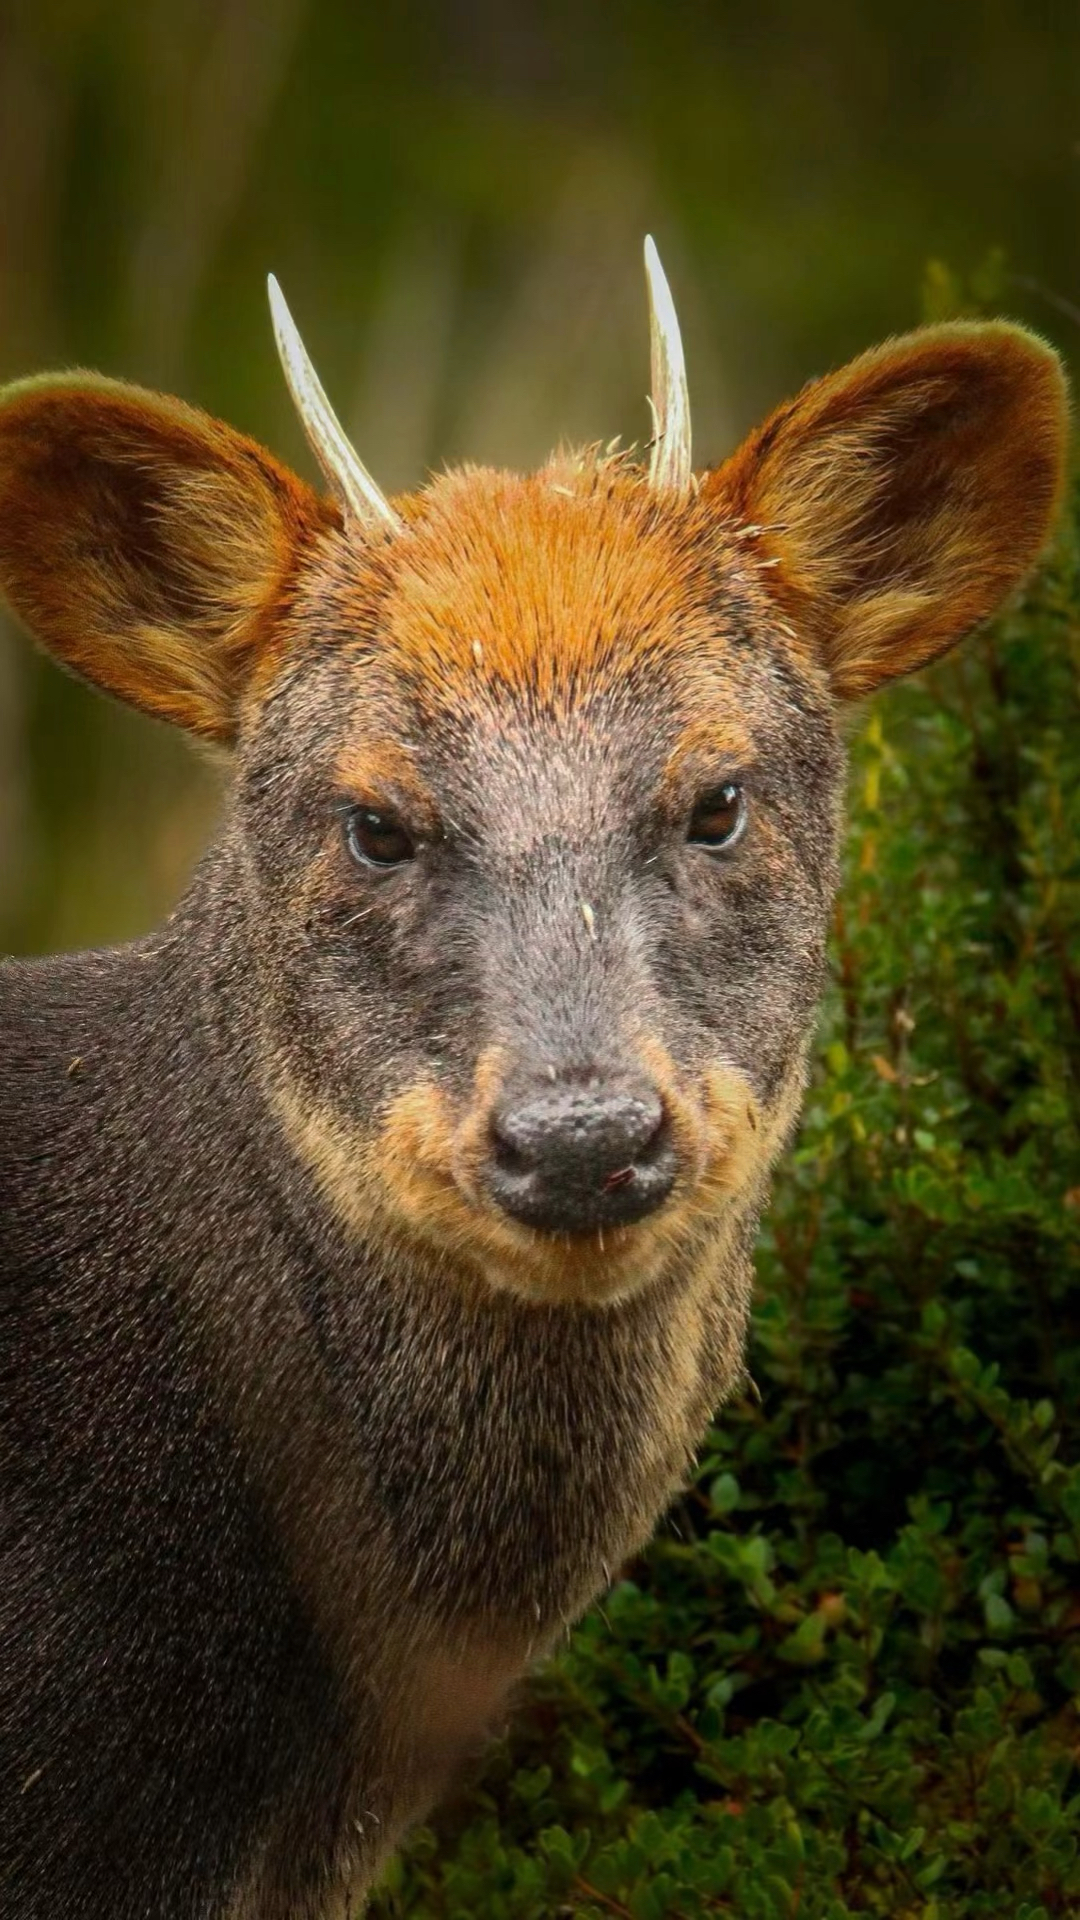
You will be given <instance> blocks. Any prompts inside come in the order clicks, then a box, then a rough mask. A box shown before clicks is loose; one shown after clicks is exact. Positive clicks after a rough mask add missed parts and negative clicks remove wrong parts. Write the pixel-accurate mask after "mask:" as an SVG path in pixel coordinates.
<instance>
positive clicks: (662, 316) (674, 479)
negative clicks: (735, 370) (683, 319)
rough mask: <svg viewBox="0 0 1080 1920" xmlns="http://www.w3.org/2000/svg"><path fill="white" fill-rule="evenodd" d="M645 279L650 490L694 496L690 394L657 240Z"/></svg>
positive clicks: (648, 246)
mask: <svg viewBox="0 0 1080 1920" xmlns="http://www.w3.org/2000/svg"><path fill="white" fill-rule="evenodd" d="M645 275H646V279H647V280H648V283H649V334H650V339H651V345H652V399H651V402H650V404H651V406H652V411H653V427H654V434H653V450H652V457H651V459H650V461H649V485H650V486H651V487H670V488H672V489H673V490H674V491H675V492H677V493H689V491H690V486H691V481H692V476H693V468H692V465H691V459H690V395H689V392H688V390H687V385H686V361H685V359H684V358H683V346H682V335H681V334H680V332H679V321H678V317H677V315H676V312H675V302H674V301H673V299H672V297H671V288H670V287H669V286H668V283H667V275H666V273H665V272H664V269H663V267H662V266H661V265H660V255H659V254H658V253H657V251H656V247H655V245H654V243H653V239H652V235H651V234H647V235H646V236H645Z"/></svg>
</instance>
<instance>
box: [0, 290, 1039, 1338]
mask: <svg viewBox="0 0 1080 1920" xmlns="http://www.w3.org/2000/svg"><path fill="white" fill-rule="evenodd" d="M654 265H655V263H654ZM661 291H662V293H663V296H664V297H663V298H662V299H661V300H660V301H659V306H658V309H657V338H658V339H659V340H660V341H661V345H663V341H664V340H665V339H666V342H667V346H666V348H665V349H664V351H662V352H660V353H659V354H658V357H657V361H656V365H657V367H658V369H659V374H660V379H659V384H658V392H659V394H660V398H661V409H660V411H661V424H662V426H663V425H664V423H665V421H666V427H665V430H664V432H663V433H662V435H661V439H660V443H659V448H658V450H657V451H655V452H654V454H653V457H652V461H651V464H650V468H649V471H648V473H647V474H646V473H645V472H644V471H643V470H642V469H640V468H638V467H636V466H634V465H632V464H630V463H625V462H604V461H590V460H584V461H583V462H581V463H574V462H572V461H563V462H561V463H560V462H555V463H553V464H552V465H551V466H550V467H549V468H547V469H545V470H544V471H543V472H542V473H540V474H538V475H536V476H534V477H533V478H531V479H526V480H516V479H513V478H512V477H510V476H508V475H502V474H494V473H489V472H483V471H472V472H468V471H466V472H464V473H460V474H457V475H451V476H449V477H448V478H446V479H444V480H441V481H438V482H436V483H435V484H434V485H433V486H432V487H430V488H429V489H427V490H426V491H425V492H424V493H422V494H419V495H417V496H415V497H413V498H411V499H409V500H406V501H404V502H401V503H399V507H398V508H397V509H395V508H393V507H391V506H390V504H389V503H388V502H386V501H385V500H383V499H382V496H381V495H379V493H378V490H377V489H376V488H375V487H374V484H373V483H372V482H371V480H370V477H369V476H368V475H367V474H366V472H365V471H364V469H363V468H362V467H361V466H360V464H359V462H358V461H357V459H356V457H355V455H353V454H352V453H351V450H349V449H348V447H347V443H346V442H345V441H344V437H343V436H342V434H341V431H340V428H339V426H338V425H337V423H336V421H334V420H333V417H332V416H331V415H330V414H329V411H328V408H327V406H326V402H325V396H323V395H322V392H321V389H320V388H319V387H318V383H317V382H316V381H315V380H314V376H313V374H312V372H311V369H310V366H309V365H308V363H307V362H306V360H305V359H304V357H303V350H302V348H300V347H299V343H298V341H297V340H296V339H295V337H293V336H290V335H289V334H288V330H287V327H286V322H287V315H284V310H283V308H282V307H281V305H280V301H279V300H278V322H279V332H281V335H282V340H283V354H284V359H285V364H286V368H287V371H288V372H289V377H290V382H291V384H292V386H293V391H294V394H295V395H296V397H297V399H298V403H299V404H300V407H301V411H302V413H303V415H304V417H305V420H306V421H307V424H308V429H309V434H310V437H311V438H312V440H313V444H314V445H315V446H316V449H317V451H318V453H319V457H320V459H321V460H322V462H323V464H324V466H325V467H326V469H327V471H328V473H329V474H330V475H331V478H332V480H333V482H334V485H335V489H336V491H337V493H338V495H339V499H340V500H341V501H342V502H344V506H345V511H344V512H342V511H341V509H340V507H336V506H333V505H331V503H330V502H329V501H326V500H322V499H320V498H319V497H318V496H317V495H315V494H314V493H313V492H312V491H311V489H310V488H308V487H307V486H305V485H304V484H303V483H302V482H300V481H298V480H297V479H295V477H294V476H292V475H291V474H289V473H288V472H287V471H286V470H285V469H284V468H282V467H280V466H279V465H278V463H277V462H276V461H274V460H273V459H272V457H271V456H270V455H269V454H267V453H265V452H264V451H263V450H262V449H261V448H259V447H257V446H256V445H254V444H253V443H252V442H250V441H247V440H244V439H243V438H242V437H241V436H239V435H237V434H235V433H233V432H231V430H230V429H228V428H227V427H223V426H222V425H220V423H217V422H214V421H210V420H208V419H207V418H206V417H205V416H204V415H201V414H198V413H195V412H193V411H192V410H191V409H190V408H186V407H184V406H182V405H181V404H180V403H178V402H175V401H167V400H163V399H161V398H160V397H157V396H154V395H150V394H144V393H140V392H138V391H137V390H135V389H132V388H127V387H123V386H120V385H118V384H116V383H111V382H106V381H95V380H87V379H85V378H84V377H82V376H76V377H71V378H68V379H64V378H60V379H54V380H47V381H41V382H31V383H28V384H26V385H24V386H22V387H18V388H14V389H9V391H8V393H7V395H6V396H5V397H4V398H3V401H2V403H0V582H2V584H3V586H4V589H5V591H6V593H7V594H8V597H9V598H10V600H11V601H12V603H13V604H14V606H15V607H16V609H17V610H18V611H19V612H20V613H21V614H22V616H23V617H24V618H25V620H26V621H27V624H28V625H29V626H31V628H32V629H33V630H34V631H35V632H36V633H37V634H38V635H39V636H40V637H41V639H42V640H43V641H44V642H45V643H46V644H47V645H48V646H50V647H51V648H52V649H53V650H54V651H55V652H56V653H57V654H59V655H60V657H61V658H62V659H64V660H65V661H66V662H67V663H68V664H69V665H71V666H73V667H75V668H76V669H77V670H79V671H81V672H83V673H85V674H86V675H87V676H88V677H89V678H90V679H92V680H94V681H96V682H97V683H98V684H99V685H101V686H103V687H105V688H107V689H108V690H110V691H112V692H114V693H118V694H120V695H121V696H122V697H124V698H126V699H129V700H132V701H134V702H135V703H136V704H138V705H140V706H142V707H144V708H145V709H147V710H148V711H149V712H152V713H156V714H158V715H161V716H164V717H166V718H169V719H172V720H175V721H177V722H179V723H180V724H182V725H184V726H187V727H189V728H190V729H192V730H193V731H194V732H196V733H200V734H202V735H204V736H209V737H211V738H213V739H216V740H218V741H221V742H226V743H230V744H236V745H237V746H238V758H237V780H236V799H235V809H234V815H233V829H232V833H231V842H232V845H233V846H234V847H236V848H237V849H238V850H239V858H240V869H241V870H240V879H239V883H238V884H239V885H240V887H241V896H242V903H243V907H244V912H245V914H246V926H247V947H248V952H249V966H248V968H247V972H248V974H249V976H250V982H251V987H252V990H251V992H250V993H249V994H248V995H247V997H246V1012H245V1014H244V1015H243V1018H244V1019H245V1020H246V1022H247V1023H248V1026H249V1028H250V1033H249V1035H248V1038H249V1039H250V1040H251V1041H252V1042H253V1044H254V1050H255V1056H256V1058H257V1059H258V1061H259V1063H260V1066H259V1073H260V1078H261V1081H262V1085H263V1090H264V1093H265V1096H266V1100H267V1103H268V1118H267V1124H268V1125H273V1126H276V1127H280V1128H283V1129H284V1132H285V1135H286V1137H287V1139H288V1141H289V1143H290V1147H291V1150H292V1152H293V1153H294V1155H295V1156H296V1157H297V1158H298V1160H299V1161H300V1162H301V1163H302V1164H303V1165H304V1167H305V1168H306V1169H307V1172H308V1174H309V1175H310V1176H311V1177H312V1178H313V1179H314V1180H315V1181H316V1183H317V1185H318V1187H319V1189H320V1190H321V1193H322V1195H323V1196H324V1199H325V1201H326V1203H327V1204H328V1205H329V1206H330V1207H331V1208H332V1209H333V1211H334V1213H335V1215H336V1216H337V1218H338V1220H339V1222H341V1223H343V1224H344V1227H345V1229H346V1231H348V1232H352V1233H354V1234H356V1235H357V1236H358V1237H366V1238H368V1239H371V1238H373V1237H374V1238H376V1239H380V1240H381V1241H382V1242H383V1243H384V1244H385V1243H387V1242H389V1243H391V1244H395V1243H399V1242H404V1243H406V1244H408V1245H409V1246H412V1247H414V1248H415V1247H416V1246H418V1245H422V1246H423V1247H424V1248H426V1250H427V1251H428V1253H429V1254H431V1255H432V1256H434V1257H435V1258H437V1259H443V1260H444V1261H445V1262H446V1263H447V1271H448V1272H450V1271H451V1270H453V1271H456V1272H459V1273H460V1272H462V1271H463V1270H464V1269H470V1270H471V1272H472V1274H473V1275H474V1276H475V1275H476V1274H479V1275H481V1276H482V1277H483V1279H484V1280H486V1281H488V1282H490V1283H491V1284H492V1285H494V1286H496V1287H501V1288H509V1289H513V1290H514V1291H516V1292H517V1293H518V1294H520V1295H522V1296H523V1297H525V1298H527V1299H529V1300H538V1301H543V1300H565V1299H574V1298H577V1299H585V1300H588V1301H592V1302H599V1301H603V1300H609V1299H613V1298H617V1297H619V1296H620V1295H622V1294H625V1293H627V1292H628V1291H630V1290H632V1289H633V1288H635V1287H641V1286H643V1285H646V1284H648V1283H649V1282H650V1281H651V1280H652V1279H654V1278H655V1277H656V1276H657V1275H658V1274H659V1273H660V1272H661V1271H662V1270H663V1269H664V1268H665V1267H670V1265H671V1263H672V1262H677V1261H679V1260H686V1259H690V1260H695V1259H701V1258H710V1257H712V1255H713V1253H714V1251H715V1248H716V1246H717V1244H718V1242H720V1241H722V1240H723V1237H724V1235H725V1234H735V1233H737V1232H739V1231H740V1221H741V1220H744V1219H745V1217H746V1215H747V1213H748V1212H749V1213H752V1211H753V1206H754V1202H755V1201H756V1199H757V1197H758V1195H759V1193H760V1189H761V1184H762V1180H763V1176H764V1173H765V1170H766V1169H767V1166H768V1164H769V1162H770V1160H771V1158H772V1156H773V1154H774V1153H775V1151H776V1149H777V1147H778V1145H779V1144H780V1142H781V1140H782V1138H783V1136H784V1134H785V1133H786V1131H787V1129H788V1127H789V1126H790V1124H791V1121H792V1119H793V1116H794V1112H795V1108H796V1105H797V1096H798V1089H799V1084H800V1079H801V1066H802V1056H803V1050H804V1043H805V1040H806V1035H807V1032H808V1029H809V1025H810V1022H811V1019H812V1013H813V1006H814V1002H815V998H816V994H817V991H818V987H819V984H820V979H821V972H822V954H823V948H824V941H825V930H826V922H827V917H828V908H829V901H830V897H831V893H832V888H833V884H834V877H835V842H836V828H837V816H838V805H839V784H840V779H841V754H840V750H839V746H838V732H837V715H838V712H839V709H840V706H841V705H842V703H843V702H844V701H846V700H848V699H850V698H852V697H854V696H858V695H861V694H864V693H867V692H869V691H871V690H872V689H873V688H874V687H875V686H877V685H878V684H880V683H881V682H882V681H885V680H888V679H889V678H891V677H892V676H894V675H896V674H899V673H903V672H907V671H910V670H912V669H914V668H916V667H918V666H921V665H922V664H924V663H925V662H926V661H928V660H931V659H933V658H934V657H936V656H937V655H938V654H940V653H942V652H944V651H945V650H946V648H948V647H949V646H951V645H952V644H953V643H954V642H955V641H957V640H958V639H960V638H961V637H962V635H963V634H964V633H966V632H967V631H969V630H970V628H971V627H972V626H973V625H975V624H976V623H977V622H978V621H979V620H981V619H982V618H984V617H985V616H986V615H987V614H988V613H990V612H991V611H992V610H993V609H994V607H995V606H996V605H997V604H998V603H999V601H1000V600H1001V598H1002V597H1003V595H1004V594H1006V593H1007V592H1008V591H1009V590H1010V588H1011V587H1012V586H1013V585H1014V584H1015V583H1016V581H1017V580H1018V579H1019V578H1020V577H1021V576H1022V575H1023V573H1024V571H1025V569H1026V568H1027V567H1028V566H1029V565H1030V564H1031V562H1032V561H1033V559H1034V558H1035V557H1036V555H1037V553H1038V550H1039V548H1040V546H1041V545H1042V543H1043V541H1044V539H1045V537H1046V533H1047V531H1048V528H1049V525H1050V521H1051V518H1052V515H1053V512H1054V509H1055V506H1056V502H1057V499H1058V495H1059V492H1060V486H1061V478H1062V471H1063V456H1064V446H1065V428H1066V406H1065V395H1064V387H1063V383H1062V379H1061V373H1060V368H1059V367H1058V364H1057V361H1056V359H1055V358H1054V356H1053V355H1052V354H1051V353H1050V352H1049V350H1048V349H1047V348H1045V347H1044V346H1043V345H1042V344H1041V343H1040V342H1039V341H1037V340H1035V339H1033V338H1032V337H1031V336H1030V335H1028V334H1025V333H1023V332H1022V331H1021V330H1019V329H1017V328H1013V327H1009V326H1005V325H1001V324H988V325H983V326H973V325H968V324H962V323H961V324H957V325H954V326H948V327H938V328H931V329H927V330H926V331H925V332H923V333H919V334H914V335H911V336H909V337H908V338H906V339H902V340H898V341H894V342H892V343H891V344H890V345H888V346H886V347H883V348H880V349H878V350H877V351H875V352H872V353H869V354H866V355H864V356H863V357H862V358H861V359H860V360H857V361H855V362H854V363H853V364H852V365H851V366H850V367H847V368H845V369H843V370H842V371H841V372H840V373H837V374H833V375H831V376H829V377H828V378H826V379H824V380H821V381H817V382H815V383H812V384H811V385H810V386H809V387H807V388H806V389H804V391H803V393H802V394H800V395H799V396H798V397H797V398H796V399H795V400H794V401H793V402H790V403H789V404H787V405H786V406H783V407H781V408H780V409H779V410H778V411H777V412H776V413H775V414H774V415H773V416H772V417H771V419H770V420H769V421H767V422H766V424H765V426H764V427H762V428H761V429H760V430H759V431H758V432H757V433H755V434H753V435H751V437H750V438H749V439H748V440H747V441H746V442H745V443H744V445H743V446H742V447H741V448H739V450H738V451H737V452H736V453H735V454H734V455H733V456H732V457H731V458H730V459H729V460H728V461H727V462H726V463H725V464H724V465H723V466H722V467H720V468H718V469H717V470H716V471H715V472H712V473H709V474H705V475H703V476H702V477H701V478H700V480H699V481H697V482H694V481H693V477H692V475H691V473H690V466H689V430H688V417H687V414H686V407H685V386H684V382H683V380H682V374H681V352H680V351H679V350H678V343H677V327H676V326H675V322H674V317H673V313H672V312H671V311H670V301H669V299H668V298H667V296H666V289H662V290H661ZM275 297H276V298H277V296H275ZM283 329H284V331H283ZM665 355H666V357H665Z"/></svg>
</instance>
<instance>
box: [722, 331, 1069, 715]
mask: <svg viewBox="0 0 1080 1920" xmlns="http://www.w3.org/2000/svg"><path fill="white" fill-rule="evenodd" d="M1067 430H1068V402H1067V394H1066V388H1065V381H1064V377H1063V374H1062V371H1061V366H1060V363H1059V361H1058V359H1057V356H1056V354H1054V353H1053V352H1052V351H1051V349H1050V348H1049V347H1047V346H1045V345H1044V344H1043V342H1042V341H1041V340H1038V339H1036V338H1035V336H1034V335H1032V334H1030V333H1027V332H1025V331H1024V330H1023V329H1022V328H1020V327H1014V326H1008V325H1005V324H1003V323H999V322H990V323H987V324H985V325H979V324H974V323H966V322H957V323H955V324H952V325H948V326H940V327H928V328H926V329H925V330H924V331H922V332H919V333H912V334H908V335H907V336H906V337H905V338H902V339H899V340H893V341H890V342H889V343H888V344H886V345H885V346H883V347H879V348H877V349H876V350H875V351H874V352H872V353H866V354H863V355H862V357H861V358H860V359H858V360H855V361H853V362H852V363H851V365H850V366H848V367H845V368H843V369H842V371H841V372H839V373H835V374H831V375H829V376H828V377H827V378H826V379H823V380H817V381H814V382H813V383H812V384H811V385H810V386H808V387H806V388H804V390H803V391H802V393H800V394H799V395H798V396H797V397H796V399H794V400H793V401H790V402H789V403H788V404H787V405H786V406H783V407H781V408H780V409H779V410H778V411H777V412H776V413H775V414H773V416H772V417H771V419H769V420H768V421H766V423H765V425H764V426H763V427H761V428H759V430H758V431H757V432H756V433H754V434H752V435H751V436H750V438H749V440H747V441H746V442H745V444H744V445H743V446H742V447H740V448H739V450H738V452H737V453H735V454H734V455H733V456H732V458H731V459H730V460H728V461H727V462H726V464H725V465H724V466H722V467H720V468H719V469H717V470H716V471H715V472H714V473H711V474H709V475H707V476H705V477H704V479H703V481H702V487H701V490H702V494H703V495H704V497H705V498H707V499H710V500H712V501H714V502H715V504H716V507H717V509H718V511H721V512H723V514H724V515H725V517H727V516H729V515H730V516H731V517H733V518H735V519H736V520H738V521H740V522H748V523H750V524H752V525H753V526H755V527H760V528H761V529H763V531H762V533H761V535H760V537H759V542H758V544H759V546H760V547H761V548H762V549H766V550H767V553H768V555H769V556H770V557H771V558H772V560H773V562H774V568H773V571H772V572H771V574H770V575H767V576H766V578H769V579H770V580H771V582H772V590H773V591H774V592H775V594H776V596H777V597H778V598H779V599H780V601H781V602H782V603H783V605H784V607H785V611H786V612H787V615H788V618H789V619H790V620H791V623H792V625H793V626H794V628H795V630H796V633H797V634H798V636H799V637H800V638H801V639H804V640H805V641H806V642H807V643H808V644H809V646H810V647H811V648H812V649H813V651H814V652H815V654H816V655H817V657H818V658H819V659H820V660H822V662H823V664H824V665H825V666H826V668H827V670H828V672H829V674H830V677H831V679H832V683H833V687H834V690H835V692H836V693H837V694H838V695H839V696H840V697H842V698H851V697H854V696H857V695H859V694H863V693H867V692H869V691H870V690H871V689H872V688H874V687H876V686H878V685H880V683H881V682H882V681H885V680H890V679H892V678H893V677H894V675H896V674H901V673H911V672H912V671H913V670H914V669H915V668H916V667H921V666H924V665H925V664H926V662H927V661H929V660H933V659H935V658H936V657H937V655H938V654H941V653H944V652H945V650H946V649H947V648H948V647H951V646H953V645H954V643H955V642H956V641H957V640H959V639H961V638H962V636H963V635H964V634H965V633H967V632H969V631H970V629H971V628H972V627H974V626H976V625H977V624H978V622H979V621H980V620H984V619H985V618H986V617H987V615H988V614H990V613H992V612H993V610H994V608H995V607H997V606H998V604H999V603H1000V601H1001V600H1002V599H1003V598H1004V596H1005V595H1006V594H1008V593H1009V591H1010V590H1011V588H1013V587H1014V586H1015V585H1016V584H1017V582H1018V581H1019V580H1020V579H1022V577H1023V576H1024V574H1025V573H1026V572H1027V570H1028V569H1029V567H1030V566H1031V565H1032V563H1033V562H1034V560H1035V559H1036V558H1037V556H1038V554H1039V551H1040V549H1041V547H1042V546H1043V544H1044V542H1045V540H1046V537H1047V534H1048V533H1049V530H1050V527H1051V525H1052V522H1053V518H1054V513H1055V510H1056V508H1057V505H1058V502H1059V499H1060V495H1061V489H1062V482H1063V474H1064V462H1065V446H1066V438H1067Z"/></svg>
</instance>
